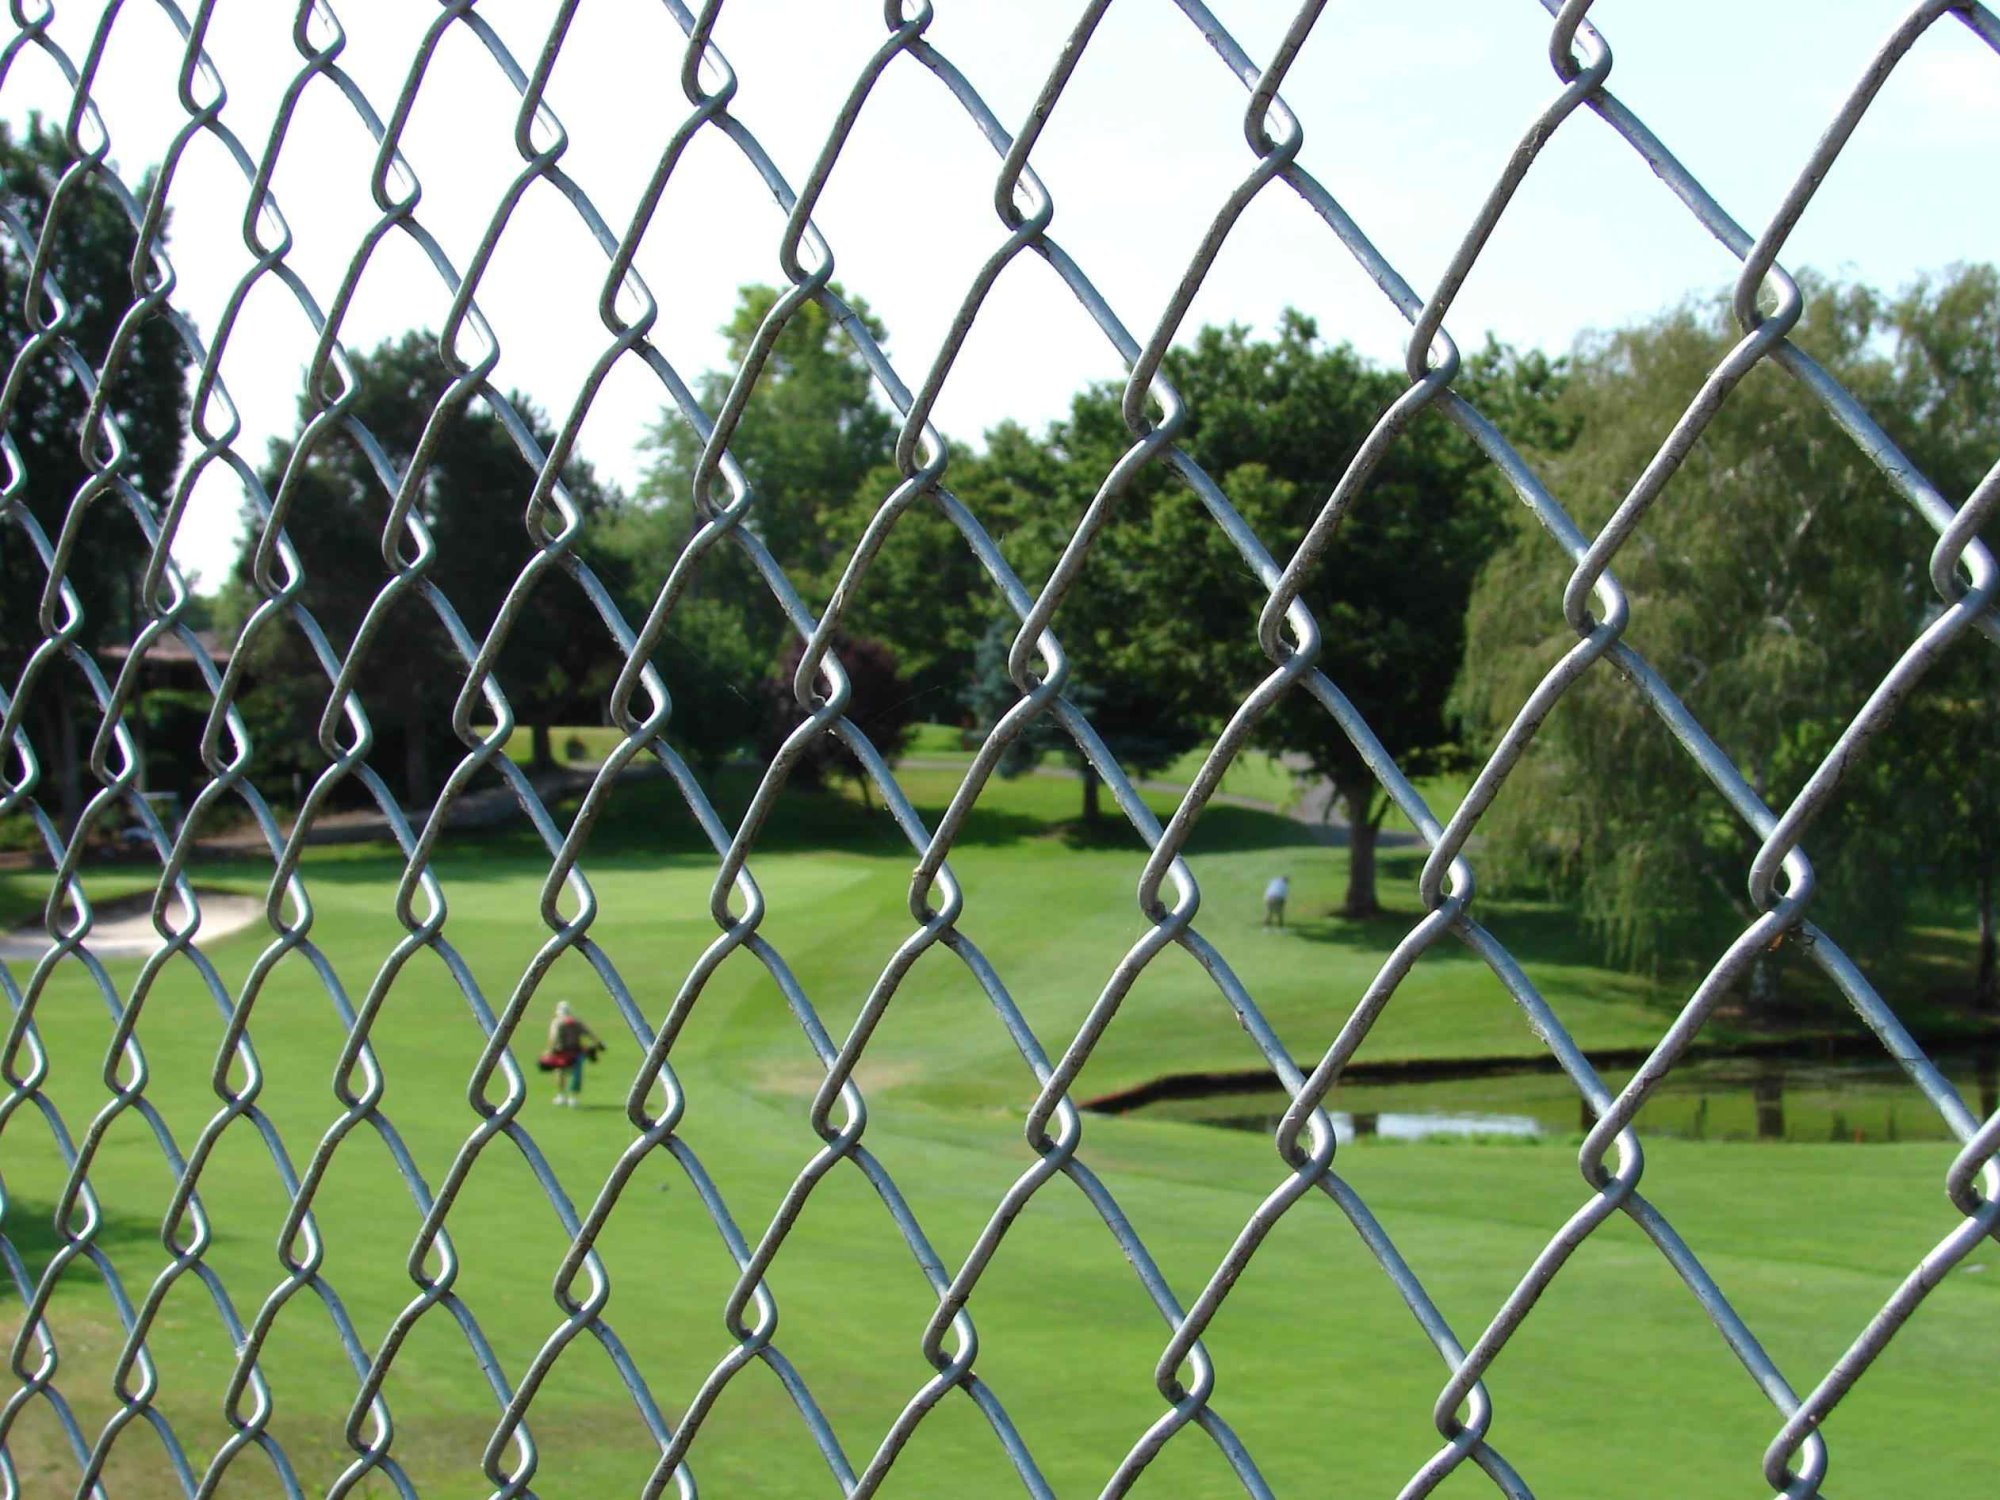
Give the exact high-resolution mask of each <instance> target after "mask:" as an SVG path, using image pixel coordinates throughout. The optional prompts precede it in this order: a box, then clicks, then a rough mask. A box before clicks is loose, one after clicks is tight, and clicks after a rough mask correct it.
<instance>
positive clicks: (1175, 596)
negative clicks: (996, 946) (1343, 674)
mask: <svg viewBox="0 0 2000 1500" xmlns="http://www.w3.org/2000/svg"><path fill="white" fill-rule="evenodd" d="M1121 390H1122V388H1120V387H1115V386H1108V385H1107V386H1097V387H1093V388H1091V389H1089V390H1086V391H1084V392H1082V393H1080V394H1079V395H1078V396H1077V397H1076V398H1075V400H1074V401H1073V402H1072V403H1071V406H1070V415H1069V418H1068V419H1067V420H1066V421H1063V422H1058V423H1055V424H1052V425H1051V426H1050V428H1049V429H1048V432H1047V435H1046V436H1045V437H1042V438H1036V437H1034V436H1033V435H1031V434H1030V433H1028V432H1027V431H1026V430H1025V429H1023V428H1021V427H1018V426H1015V425H1013V424H1006V425H1003V426H1001V427H999V428H996V429H995V430H994V431H992V432H990V433H988V434H987V445H986V451H985V452H984V453H983V454H981V455H979V456H978V457H977V458H976V459H974V460H972V461H971V462H970V463H968V464H966V465H964V466H963V467H962V468H961V469H960V471H959V481H958V486H957V490H958V494H959V495H960V497H961V498H962V499H963V500H965V502H966V504H967V505H968V506H970V507H971V509H972V510H973V512H974V513H975V514H977V515H979V516H980V517H981V518H982V520H984V521H985V523H986V525H987V527H988V529H989V530H994V531H996V532H998V533H999V534H1000V535H1001V544H1002V550H1003V552H1004V553H1005V554H1006V556H1007V559H1008V561H1009V562H1010V563H1011V564H1012V566H1013V567H1014V569H1015V570H1016V572H1018V573H1019V574H1020V575H1021V577H1022V579H1023V581H1024V582H1026V583H1027V585H1028V586H1029V588H1030V589H1031V590H1038V589H1040V588H1041V587H1043V586H1044V585H1045V584H1046V582H1047V579H1048V577H1049V575H1050V573H1051V571H1052V570H1053V569H1054V567H1055V565H1056V562H1057V559H1058V558H1059V557H1060V556H1061V554H1062V551H1063V549H1064V547H1065V546H1067V545H1068V543H1069V539H1070V537H1071V535H1072V533H1073V532H1074V530H1075V528H1076V526H1077V524H1078V523H1079V521H1080V520H1081V519H1082V517H1083V514H1084V512H1085V510H1086V509H1087V508H1088V507H1089V505H1090V503H1091V500H1092V497H1093V496H1094V495H1095V494H1096V493H1097V490H1098V487H1099V486H1100V485H1101V484H1102V483H1103V481H1104V477H1105V476H1106V475H1107V474H1108V473H1109V472H1110V471H1111V469H1112V467H1113V466H1114V465H1115V464H1116V463H1117V462H1118V460H1119V458H1120V456H1121V455H1122V454H1123V453H1124V452H1125V451H1126V449H1128V448H1129V447H1130V446H1131V444H1132V441H1133V439H1132V435H1131V433H1130V431H1129V430H1128V429H1127V428H1126V426H1125V422H1124V418H1123V417H1122V416H1121V415H1120V412H1119V404H1120V400H1121ZM1251 583H1252V580H1250V578H1249V574H1248V571H1247V569H1245V568H1244V566H1243V565H1242V563H1241V562H1240V561H1239V560H1238V559H1237V557H1236V555H1235V553H1234V551H1233V549H1231V548H1230V546H1229V544H1228V542H1227V541H1226V539H1224V538H1223V536H1222V535H1221V533H1220V532H1219V531H1218V530H1217V528H1216V527H1215V525H1214V523H1213V522H1212V521H1211V520H1210V519H1209V518H1208V515H1207V513H1206V512H1205V511H1204V510H1203V509H1202V506H1201V503H1200V501H1199V499H1198V498H1197V497H1196V496H1195V494H1194V493H1193V491H1191V490H1189V489H1188V488H1187V487H1186V486H1185V485H1183V484H1180V483H1179V482H1177V481H1176V480H1174V479H1173V478H1172V476H1171V475H1170V473H1169V471H1168V470H1167V468H1166V466H1165V465H1164V464H1162V463H1158V462H1156V463H1153V464H1150V465H1148V466H1147V467H1146V468H1144V469H1141V470H1140V471H1138V473H1137V474H1136V475H1134V476H1133V478H1132V480H1131V482H1130V484H1129V485H1128V486H1127V487H1126V489H1125V490H1124V491H1123V492H1122V493H1121V494H1120V495H1119V497H1118V498H1117V500H1116V501H1115V503H1114V508H1113V510H1112V511H1111V514H1110V519H1109V521H1108V522H1107V524H1106V525H1105V526H1104V528H1103V529H1102V530H1101V531H1100V532H1099V533H1098V535H1097V537H1096V539H1095V540H1094V541H1093V543H1092V544H1091V547H1090V550H1089V552H1088V553H1087V554H1086V558H1085V562H1084V566H1083V571H1082V573H1081V575H1080V576H1079V577H1078V578H1077V580H1076V581H1075V583H1074V584H1073V585H1072V586H1071V588H1070V590H1069V592H1068V594H1067V595H1066V596H1065V598H1064V600H1063V602H1062V604H1061V606H1060V608H1058V609H1057V611H1056V613H1055V616H1054V618H1053V620H1052V622H1051V626H1052V629H1053V630H1054V632H1055V635H1056V637H1057V639H1058V640H1059V641H1060V642H1061V643H1062V647H1063V650H1064V653H1065V655H1066V656H1067V658H1068V661H1069V665H1070V670H1071V678H1070V681H1069V683H1068V684H1067V685H1066V687H1065V689H1064V691H1065V695H1066V696H1067V697H1068V698H1069V700H1070V701H1071V702H1072V703H1073V704H1075V705H1076V706H1077V707H1078V708H1079V709H1081V710H1082V711H1083V712H1084V714H1085V715H1086V716H1087V717H1088V718H1089V720H1090V722H1091V725H1092V727H1093V728H1094V729H1096V731H1097V733H1098V735H1099V737H1100V738H1102V739H1103V741H1104V742H1105V745H1106V747H1107V748H1108V749H1109V750H1110V751H1111V753H1112V755H1113V756H1114V757H1115V758H1116V759H1117V760H1118V762H1119V764H1120V765H1121V766H1122V767H1123V768H1124V769H1125V770H1126V771H1128V772H1130V773H1132V774H1133V775H1136V776H1146V775H1150V774H1152V773H1155V772H1157V771H1159V770H1162V769H1164V768H1165V767H1166V766H1167V765H1168V764H1169V763H1170V762H1171V761H1173V760H1174V759H1175V757H1177V756H1179V755H1181V754H1182V753H1184V752H1185V751H1187V750H1189V749H1191V748H1193V747H1194V746H1195V745H1197V744H1199V743H1200V742H1201V739H1202V736H1203V733H1204V732H1205V731H1206V730H1207V729H1208V728H1209V726H1211V725H1212V724H1214V723H1215V722H1216V721H1217V719H1218V718H1219V717H1220V716H1221V715H1222V714H1224V713H1226V712H1227V711H1228V709H1229V707H1231V706H1232V705H1233V703H1234V701H1235V699H1234V696H1233V683H1234V679H1235V678H1237V677H1239V676H1241V675H1242V674H1241V670H1240V664H1241V663H1242V662H1243V661H1245V660H1247V658H1246V657H1245V656H1244V655H1243V652H1242V649H1241V648H1242V645H1243V644H1244V643H1247V642H1249V641H1251V640H1252V639H1253V637H1252V634H1251V630H1252V626H1253V625H1254V622H1255V619H1256V613H1255V608H1254V602H1253V600H1254V590H1253V589H1252V588H1251V586H1250V585H1251ZM985 618H986V619H988V620H990V619H992V618H993V616H987V617H985ZM1000 628H1001V630H1002V631H1003V632H1004V634H1005V637H1006V640H1007V641H1008V642H1009V643H1010V644H1011V642H1012V640H1013V637H1014V635H1015V633H1016V630H1017V628H1018V627H1017V625H1016V623H1015V621H1014V619H1013V617H1012V615H1011V614H1010V615H1007V616H1005V617H1002V624H1001V627H1000ZM1232 657H1233V658H1234V659H1235V661H1234V664H1232ZM1018 696H1019V694H1018V690H1017V692H1016V697H1017V698H1018ZM982 727H990V725H987V726H982ZM1031 734H1032V735H1033V741H1034V743H1035V744H1037V745H1050V746H1053V747H1055V748H1059V749H1061V750H1062V751H1063V753H1064V754H1065V755H1066V756H1067V757H1068V758H1069V760H1070V761H1071V763H1072V764H1073V765H1075V766H1076V767H1077V769H1078V771H1079V773H1080V774H1081V776H1082V781H1083V820H1084V822H1085V823H1086V824H1096V823H1098V822H1099V821H1100V820H1101V816H1102V813H1101V806H1100V798H1099V778H1098V775H1097V772H1096V770H1095V768H1094V767H1093V766H1091V764H1090V763H1089V761H1088V760H1087V759H1086V758H1085V757H1084V756H1083V754H1082V753H1081V751H1080V750H1079V749H1078V748H1077V746H1076V744H1075V742H1074V741H1073V740H1072V739H1071V738H1070V737H1069V735H1068V733H1067V732H1066V731H1064V730H1062V729H1060V728H1059V727H1058V726H1056V725H1055V724H1054V723H1053V721H1051V720H1049V719H1046V718H1045V719H1043V720H1040V721H1038V723H1037V725H1036V726H1034V727H1033V728H1032V730H1031Z"/></svg>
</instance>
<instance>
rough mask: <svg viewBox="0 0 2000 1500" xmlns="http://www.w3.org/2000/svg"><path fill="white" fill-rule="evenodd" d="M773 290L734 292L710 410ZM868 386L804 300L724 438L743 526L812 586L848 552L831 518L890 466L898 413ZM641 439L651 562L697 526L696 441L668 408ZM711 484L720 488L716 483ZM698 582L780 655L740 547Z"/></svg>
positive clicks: (858, 305)
mask: <svg viewBox="0 0 2000 1500" xmlns="http://www.w3.org/2000/svg"><path fill="white" fill-rule="evenodd" d="M778 295H779V294H778V293H777V292H776V291H775V290H773V289H772V288H771V287H768V286H746V287H744V288H743V289H742V291H741V292H740V293H739V296H738V300H737V305H736V311H735V314H734V316H732V317H731V318H730V320H729V322H728V323H727V324H725V325H724V326H723V329H722V333H723V336H724V337H725V338H726V339H727V340H728V341H729V359H730V361H731V365H732V368H731V369H730V370H726V371H724V370H717V371H712V372H710V373H709V374H708V375H706V376H705V377H703V379H702V380H701V382H700V386H699V390H698V392H697V394H698V395H699V397H700V399H701V402H702V405H703V407H704V408H705V409H707V410H708V411H710V412H714V411H716V410H718V409H720V407H721V406H722V404H723V401H724V399H725V397H726V396H727V394H728V392H729V388H730V384H731V381H732V380H733V378H734V367H735V366H737V365H740V363H741V362H742V360H743V359H744V357H745V356H746V355H747V354H748V353H749V350H750V346H751V343H752V341H753V340H754V339H755V337H756V334H757V330H758V328H759V327H760V326H762V324H763V322H764V320H765V319H766V318H767V317H768V316H769V315H770V312H771V309H772V308H773V306H775V305H776V303H777V300H778ZM851 305H852V306H853V308H854V310H855V314H856V316H858V317H859V318H860V319H861V320H862V322H863V323H864V324H865V325H866V326H867V327H868V329H869V331H870V333H871V334H872V335H873V336H874V337H875V338H876V339H878V340H881V339H885V338H886V337H887V334H886V333H885V332H884V331H883V329H882V326H881V324H880V323H878V322H876V321H875V319H874V318H873V317H871V316H870V315H869V312H868V309H867V306H866V304H865V303H862V302H860V301H859V300H858V299H854V300H852V304H851ZM873 388H874V382H873V377H872V376H871V375H870V374H869V372H868V367H867V365H866V364H864V363H863V362H862V359H861V356H860V355H859V354H858V353H856V352H855V350H854V348H853V346H852V345H851V344H850V342H849V341H848V337H847V334H846V333H845V332H844V331H843V330H842V328H841V327H840V325H839V324H837V323H836V322H834V320H833V319H832V318H831V317H830V316H829V315H828V313H827V311H826V309H825V308H824V307H822V306H821V305H820V304H819V303H818V302H816V301H815V302H807V303H805V304H803V305H802V306H801V307H799V308H798V309H797V310H796V311H795V312H794V313H793V314H792V317H791V319H790V321H789V322H788V323H787V324H786V325H785V328H784V331H783V332H782V333H781V334H780V335H779V336H778V339H777V342H776V344H775V345H774V346H773V347H772V349H771V352H770V354H769V356H768V357H767V359H766V361H765V364H764V367H763V370H762V373H761V374H760V375H759V377H758V379H757V383H756V386H755V387H754V389H753V390H752V392H751V394H750V397H749V399H748V402H747V404H746V405H745V407H744V410H743V416H742V420H741V421H740V422H739V423H738V425H737V428H736V430H735V432H734V434H733V435H732V437H731V439H730V444H729V449H730V452H731V453H732V454H733V455H734V456H735V458H736V460H737V462H738V463H740V464H741V465H742V467H743V472H744V474H745V476H746V477H747V478H748V480H749V482H750V483H751V485H752V486H754V487H755V489H756V492H757V503H756V506H755V507H754V509H753V510H752V511H751V512H750V514H749V516H748V517H746V519H745V523H744V524H745V525H746V526H747V527H748V528H749V530H750V531H752V532H753V533H754V534H755V535H756V536H757V537H759V538H760V539H761V540H762V541H763V542H764V544H765V545H766V546H767V547H769V548H770V550H771V553H772V555H773V556H774V557H775V558H776V559H777V560H778V563H779V564H780V566H782V567H783V568H784V569H785V570H786V572H787V573H788V574H789V575H790V577H791V579H792V581H793V583H794V584H795V585H796V586H798V587H800V588H802V589H805V590H806V591H807V592H808V593H811V592H812V591H814V590H817V589H823V588H824V587H826V586H828V584H829V583H830V579H829V576H828V575H829V574H830V573H832V572H833V570H835V569H836V568H837V566H838V564H839V562H840V561H841V559H842V557H843V552H842V549H841V547H840V545H839V542H840V539H841V538H840V536H839V534H838V530H837V528H836V527H834V526H833V525H832V523H831V518H832V517H833V516H834V515H835V514H836V513H838V512H842V511H844V510H846V509H847V508H848V507H850V506H851V505H852V503H853V502H854V499H855V495H856V493H857V491H859V490H860V489H861V488H862V483H863V481H864V480H865V479H867V478H868V477H869V476H870V475H871V473H873V472H875V471H877V470H879V469H881V468H883V467H884V466H885V465H887V464H888V462H889V460H890V457H891V456H892V453H893V451H894V447H895V435H896V422H895V419H894V418H893V417H891V416H890V414H889V412H888V411H887V409H885V408H884V407H882V406H880V405H879V404H877V403H876V402H875V400H874V399H873V395H872V392H873ZM647 446H648V448H649V449H650V451H651V452H652V453H653V455H654V461H653V465H652V468H651V469H650V470H649V471H648V473H647V475H646V478H645V480H644V481H643V482H642V483H641V485H640V487H639V496H638V498H639V501H640V503H641V504H642V506H643V507H644V508H645V510H646V511H647V513H648V516H649V519H648V522H647V523H646V524H645V526H644V528H643V529H644V530H646V531H649V532H650V533H651V537H650V542H649V547H650V550H651V552H652V553H653V555H654V560H655V563H656V564H658V563H660V562H664V561H668V560H670V559H671V558H672V557H673V556H675V555H676V554H678V552H679V551H680V549H681V548H682V547H683V546H684V545H685V544H686V543H687V540H688V539H689V537H691V536H692V535H693V533H694V532H695V530H696V529H697V528H698V526H699V524H700V518H699V516H698V513H697V511H696V507H695V504H694V492H693V481H694V473H695V468H696V465H697V463H698V462H699V460H700V457H701V451H702V441H701V438H700V437H699V435H698V434H697V433H696V432H695V430H694V428H693V427H691V426H689V425H688V423H686V422H685V421H683V420H681V418H680V416H679V414H678V413H673V412H670V413H668V414H667V416H666V417H665V418H664V419H662V421H661V422H660V423H659V425H658V426H656V427H655V428H654V429H653V430H652V432H651V433H650V434H649V435H648V439H647ZM716 488H717V491H718V497H719V498H720V490H721V486H720V482H719V481H718V483H717V486H716ZM886 494H887V491H884V496H886ZM654 571H655V572H656V574H657V571H658V569H657V567H656V569H655V570H654ZM697 588H698V591H699V593H700V594H701V595H703V596H705V597H708V598H712V599H722V600H728V601H730V602H731V604H732V606H733V607H735V608H737V609H738V610H740V611H741V612H742V614H743V615H744V618H745V621H746V626H747V628H748V630H749V633H750V637H751V640H752V642H753V643H754V644H756V645H759V646H762V647H764V648H765V649H766V651H767V653H768V654H770V655H775V654H776V653H777V651H778V650H779V649H780V643H781V642H782V641H783V639H784V638H785V636H786V634H787V633H788V631H789V627H788V626H787V625H786V624H785V622H784V621H783V619H782V618H781V617H780V615H779V612H778V610H777V607H776V605H775V604H774V603H773V602H772V601H771V599H770V597H769V594H768V591H767V590H766V589H765V587H764V584H763V582H762V580H761V579H759V578H758V577H757V576H756V574H755V573H754V571H753V570H752V569H751V568H750V566H749V564H748V562H747V561H746V560H745V559H744V558H743V556H742V554H741V552H740V551H739V550H738V549H737V548H735V547H734V546H724V547H719V548H717V549H715V550H714V551H711V552H710V553H709V554H708V556H707V558H706V559H704V561H703V564H702V575H701V578H700V580H699V581H698V584H697Z"/></svg>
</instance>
